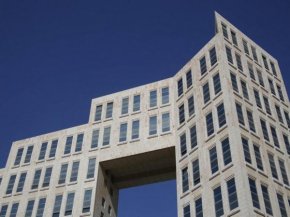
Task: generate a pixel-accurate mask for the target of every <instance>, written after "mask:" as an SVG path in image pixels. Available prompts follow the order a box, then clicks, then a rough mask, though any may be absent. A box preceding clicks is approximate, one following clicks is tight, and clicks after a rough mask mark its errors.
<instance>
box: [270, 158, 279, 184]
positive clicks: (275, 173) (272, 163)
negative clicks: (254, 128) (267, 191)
mask: <svg viewBox="0 0 290 217" xmlns="http://www.w3.org/2000/svg"><path fill="white" fill-rule="evenodd" d="M268 158H269V163H270V168H271V173H272V176H273V177H274V178H275V179H278V173H277V169H276V164H275V160H274V156H273V155H271V154H269V153H268Z"/></svg>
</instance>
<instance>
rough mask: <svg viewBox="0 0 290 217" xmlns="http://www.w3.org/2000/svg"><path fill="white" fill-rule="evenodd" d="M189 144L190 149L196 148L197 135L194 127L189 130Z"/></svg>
mask: <svg viewBox="0 0 290 217" xmlns="http://www.w3.org/2000/svg"><path fill="white" fill-rule="evenodd" d="M190 142H191V148H192V149H193V148H195V147H196V146H197V134H196V125H194V126H193V127H192V128H190Z"/></svg>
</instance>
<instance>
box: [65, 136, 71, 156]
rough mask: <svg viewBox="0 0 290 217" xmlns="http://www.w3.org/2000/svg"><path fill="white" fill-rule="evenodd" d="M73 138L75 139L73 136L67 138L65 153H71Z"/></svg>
mask: <svg viewBox="0 0 290 217" xmlns="http://www.w3.org/2000/svg"><path fill="white" fill-rule="evenodd" d="M72 140H73V137H72V136H68V137H67V138H66V143H65V148H64V153H63V154H64V155H66V154H70V152H71V146H72Z"/></svg>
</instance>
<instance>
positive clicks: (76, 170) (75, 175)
mask: <svg viewBox="0 0 290 217" xmlns="http://www.w3.org/2000/svg"><path fill="white" fill-rule="evenodd" d="M79 166H80V162H79V161H75V162H73V165H72V168H71V174H70V180H69V181H70V182H76V181H77V180H78V174H79Z"/></svg>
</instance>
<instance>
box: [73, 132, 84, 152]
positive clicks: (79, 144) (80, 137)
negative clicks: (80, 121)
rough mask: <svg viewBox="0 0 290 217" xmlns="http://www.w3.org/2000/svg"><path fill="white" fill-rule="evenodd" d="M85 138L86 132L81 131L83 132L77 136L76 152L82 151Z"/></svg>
mask: <svg viewBox="0 0 290 217" xmlns="http://www.w3.org/2000/svg"><path fill="white" fill-rule="evenodd" d="M83 140H84V134H83V133H81V134H79V135H78V136H77V141H76V147H75V152H80V151H82V146H83Z"/></svg>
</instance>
